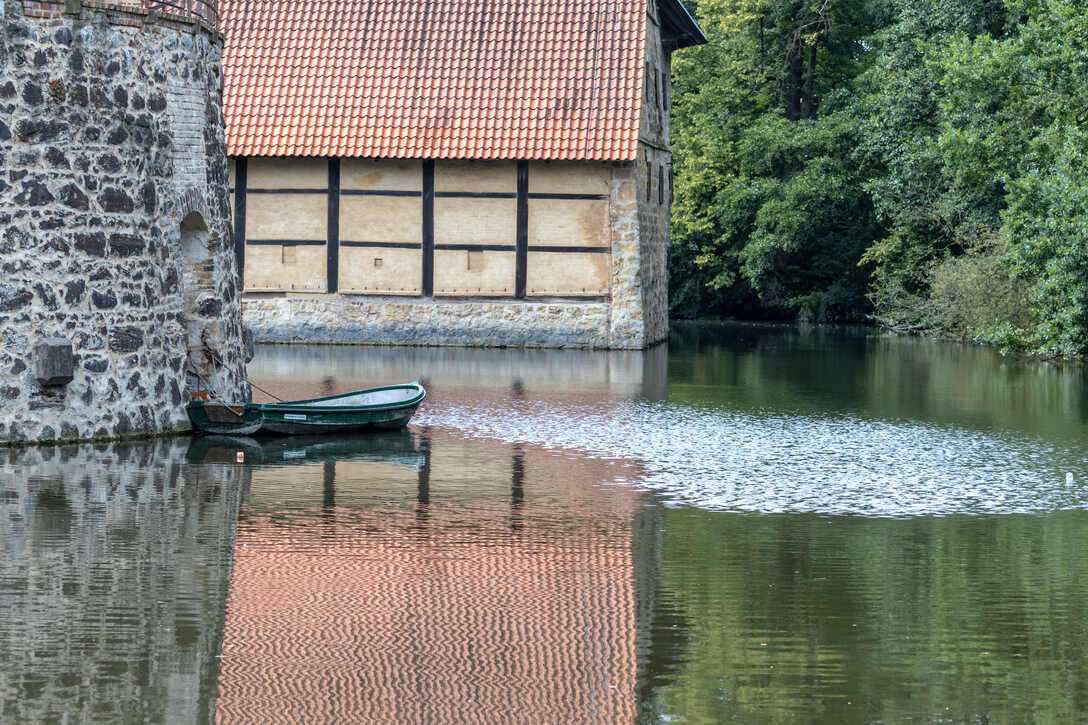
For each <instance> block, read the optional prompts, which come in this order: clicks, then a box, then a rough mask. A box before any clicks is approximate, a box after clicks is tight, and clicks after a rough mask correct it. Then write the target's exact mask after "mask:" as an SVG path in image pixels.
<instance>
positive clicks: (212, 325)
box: [181, 211, 223, 393]
mask: <svg viewBox="0 0 1088 725" xmlns="http://www.w3.org/2000/svg"><path fill="white" fill-rule="evenodd" d="M211 247H212V238H211V232H210V231H209V230H208V225H207V223H206V222H205V221H204V217H202V216H201V215H200V213H199V212H195V211H194V212H190V213H189V214H188V215H187V216H186V217H185V218H184V219H182V220H181V264H182V278H181V292H182V299H183V302H184V319H185V337H186V346H187V347H188V355H187V356H186V359H185V382H186V386H187V388H188V392H190V393H192V392H195V391H198V390H210V389H212V387H213V386H212V380H213V377H214V373H215V370H216V369H217V368H218V367H220V366H221V364H222V357H221V355H220V353H219V351H218V350H217V349H216V348H217V346H218V341H219V334H218V332H219V319H220V316H221V314H222V312H223V301H222V300H221V299H220V298H219V296H218V295H217V294H216V289H215V261H214V259H213V258H212V253H211Z"/></svg>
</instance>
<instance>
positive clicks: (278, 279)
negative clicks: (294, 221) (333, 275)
mask: <svg viewBox="0 0 1088 725" xmlns="http://www.w3.org/2000/svg"><path fill="white" fill-rule="evenodd" d="M326 260H327V255H326V252H325V245H323V244H322V245H320V246H318V245H312V246H309V245H292V246H286V247H285V246H281V245H279V244H248V245H246V273H245V282H246V291H247V292H267V291H275V292H290V291H292V290H295V291H310V292H323V291H325V281H326V280H325V262H326Z"/></svg>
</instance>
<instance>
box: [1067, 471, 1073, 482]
mask: <svg viewBox="0 0 1088 725" xmlns="http://www.w3.org/2000/svg"><path fill="white" fill-rule="evenodd" d="M1065 482H1066V483H1073V474H1072V473H1067V474H1065Z"/></svg>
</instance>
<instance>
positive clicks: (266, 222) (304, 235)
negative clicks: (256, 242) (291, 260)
mask: <svg viewBox="0 0 1088 725" xmlns="http://www.w3.org/2000/svg"><path fill="white" fill-rule="evenodd" d="M328 208H329V198H328V196H325V195H322V194H250V195H249V196H248V197H246V237H247V238H248V239H301V240H308V241H325V240H326V239H327V238H328V226H329V218H328V216H329V212H328Z"/></svg>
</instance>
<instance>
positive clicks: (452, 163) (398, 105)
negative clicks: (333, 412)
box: [222, 0, 705, 348]
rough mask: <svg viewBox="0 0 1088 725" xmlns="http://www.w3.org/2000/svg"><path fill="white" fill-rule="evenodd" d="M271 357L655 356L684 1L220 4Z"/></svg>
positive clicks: (250, 270) (258, 306) (235, 189)
mask: <svg viewBox="0 0 1088 725" xmlns="http://www.w3.org/2000/svg"><path fill="white" fill-rule="evenodd" d="M222 27H223V32H224V35H225V37H226V48H225V53H224V73H225V78H224V106H225V114H226V124H227V145H228V152H229V154H230V155H231V156H232V160H233V164H232V166H233V170H232V202H233V208H234V225H235V244H236V253H237V255H238V259H239V262H240V265H239V266H240V269H241V270H242V271H243V285H244V299H243V302H244V306H245V310H246V312H245V314H246V321H247V324H248V325H249V326H250V327H251V328H252V329H253V331H254V333H255V335H256V338H257V339H258V340H264V341H281V342H290V341H299V342H301V341H310V342H350V343H420V344H479V345H526V346H580V347H610V348H642V347H645V346H647V345H649V344H652V343H655V342H657V341H660V340H661V339H663V338H664V336H665V335H666V333H667V327H668V320H667V316H668V309H667V307H668V305H667V288H668V280H667V268H666V256H667V247H668V236H669V205H670V203H671V201H672V169H671V155H670V151H669V104H670V101H671V90H670V66H671V55H672V53H673V51H675V50H677V49H679V48H683V47H685V46H690V45H694V44H697V43H701V42H705V38H704V37H703V35H702V31H701V30H700V29H699V27H698V25H697V24H696V23H695V21H694V20H693V19H692V17H691V15H689V14H688V12H687V11H686V10H685V8H684V7H683V5H682V4H681V3H680V2H679V0H493V1H490V2H482V1H481V0H396V1H394V0H294V1H292V2H268V1H267V0H226V1H225V2H224V3H223V7H222Z"/></svg>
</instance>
